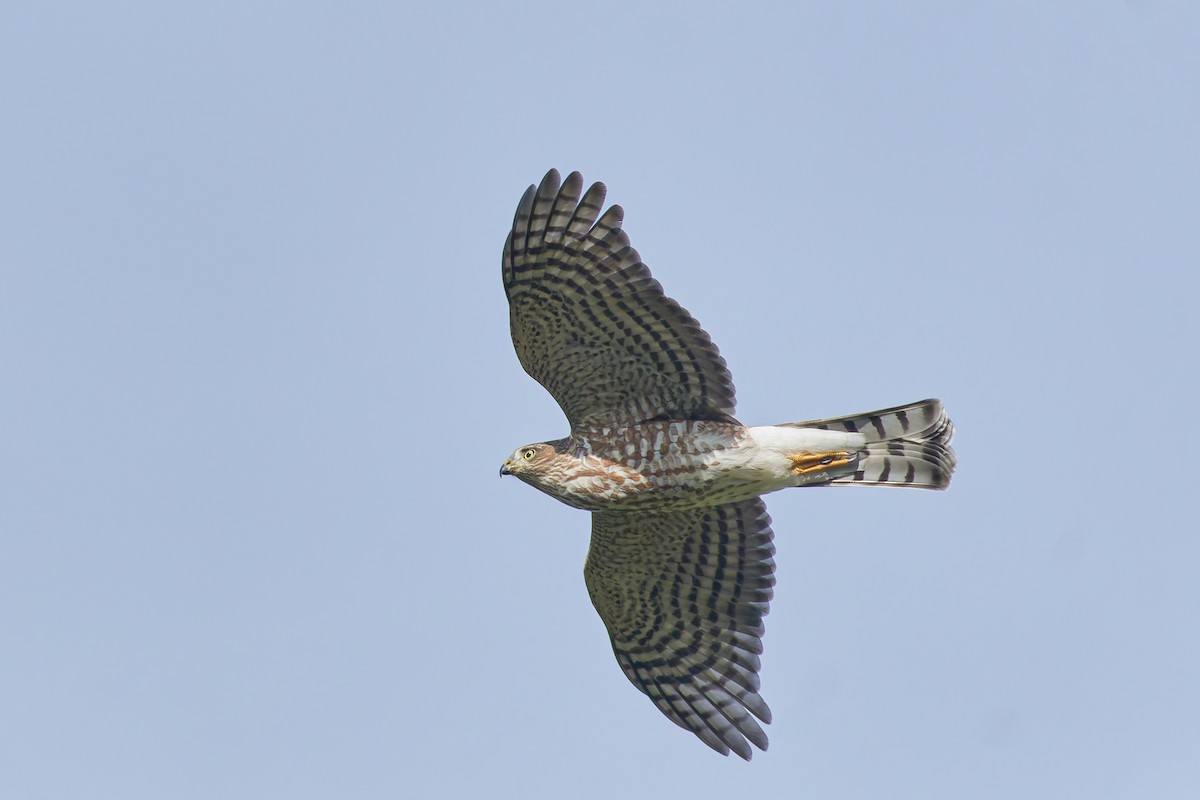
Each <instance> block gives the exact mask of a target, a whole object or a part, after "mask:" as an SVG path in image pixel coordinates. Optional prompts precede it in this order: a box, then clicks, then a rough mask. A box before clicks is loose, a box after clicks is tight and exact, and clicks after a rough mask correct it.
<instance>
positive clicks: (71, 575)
mask: <svg viewBox="0 0 1200 800" xmlns="http://www.w3.org/2000/svg"><path fill="white" fill-rule="evenodd" d="M0 100H2V106H3V121H2V124H0V143H2V146H0V793H2V794H3V795H4V796H5V797H8V798H20V799H21V800H35V799H37V798H51V799H53V800H59V799H61V798H89V799H92V798H121V800H134V799H135V798H154V799H155V800H161V798H205V799H207V798H277V797H278V798H288V799H289V800H292V799H296V798H330V797H353V798H399V797H470V796H475V797H487V796H502V797H503V796H509V797H525V798H566V797H571V798H612V797H621V798H636V797H734V796H737V797H764V798H765V797H789V798H847V799H857V798H864V799H865V798H956V799H958V798H1015V797H1020V798H1056V799H1057V798H1076V797H1079V798H1082V797H1086V798H1168V799H1173V798H1194V797H1197V796H1200V681H1198V677H1200V638H1198V637H1197V622H1198V619H1200V525H1198V523H1197V513H1196V502H1195V498H1196V479H1195V475H1194V472H1195V456H1194V453H1193V451H1194V450H1195V447H1196V444H1195V440H1196V430H1197V423H1196V422H1195V421H1194V420H1193V417H1194V415H1195V414H1197V411H1198V409H1200V389H1198V383H1197V372H1198V369H1197V362H1198V360H1200V358H1198V355H1197V352H1198V350H1200V323H1198V321H1197V316H1198V315H1200V282H1198V280H1197V267H1198V265H1200V190H1198V188H1197V187H1200V155H1198V144H1197V143H1200V7H1198V6H1197V5H1196V4H1195V3H1189V2H1170V1H1169V0H1142V1H1141V2H1132V0H1130V2H1116V0H1106V1H1097V0H1090V1H1088V2H1058V3H1044V2H1015V3H1014V2H1003V3H1001V2H982V3H951V2H915V3H903V4H901V3H833V2H827V3H811V2H796V3H787V4H784V3H777V4H765V5H746V6H743V7H740V8H737V9H736V10H735V8H734V7H733V6H731V5H729V4H709V3H669V4H668V3H658V4H656V3H642V4H633V3H630V4H625V3H607V4H601V5H588V6H584V5H576V4H566V3H559V2H556V3H534V2H529V3H450V2H447V3H442V4H437V5H434V4H428V5H425V6H420V7H418V6H410V5H406V4H403V3H383V2H380V3H355V2H344V3H324V4H314V3H306V2H301V3H284V2H276V3H261V2H249V3H247V2H237V3H229V2H208V3H193V4H187V5H182V4H161V3H148V2H133V1H131V2H122V3H107V4H100V3H55V2H47V3H38V4H24V5H21V4H18V5H14V6H12V7H10V8H9V9H8V10H7V11H6V12H5V14H4V21H3V24H2V25H0ZM550 167H557V168H559V169H560V170H562V171H564V173H565V172H566V171H570V170H572V169H579V170H582V171H583V173H584V176H585V178H586V179H587V180H588V181H591V180H603V181H605V182H606V183H607V184H608V186H609V199H610V201H612V202H619V203H621V204H622V205H624V206H625V208H626V229H627V230H628V231H629V233H630V235H631V237H632V239H633V242H634V244H635V246H637V248H638V249H639V250H640V252H641V254H642V257H643V259H644V260H645V261H646V262H647V263H648V264H649V265H650V267H651V269H653V270H654V273H655V275H656V276H657V277H658V278H659V279H660V280H661V282H662V283H663V285H664V286H665V287H666V289H667V291H668V293H669V294H671V295H672V296H673V297H675V298H676V299H677V300H679V301H680V302H681V303H682V304H683V305H684V306H685V307H687V308H688V309H690V310H691V311H692V312H693V314H695V315H696V317H697V318H698V319H700V320H701V322H703V324H704V325H705V327H706V329H707V330H708V331H709V332H710V333H711V335H712V336H713V338H714V340H715V341H716V342H717V343H718V345H719V346H720V347H721V350H722V352H723V354H724V355H725V357H726V358H727V360H728V362H729V364H730V368H731V369H732V371H733V375H734V378H735V381H736V383H737V386H738V390H739V397H740V401H741V402H740V405H739V417H740V418H741V419H742V420H743V421H745V422H748V423H755V424H764V423H771V422H783V421H789V420H797V419H807V418H813V417H823V416H831V415H837V414H845V413H851V412H857V411H866V410H870V409H873V408H879V407H883V406H888V405H894V404H898V403H903V402H907V401H912V400H917V399H920V398H923V397H927V396H938V397H941V398H942V399H943V400H944V401H945V402H946V404H947V407H948V408H949V410H950V412H951V414H952V416H953V418H954V420H955V422H956V424H957V426H958V438H957V440H956V449H957V451H958V455H959V472H958V474H957V476H956V478H955V482H954V484H953V486H952V487H951V488H950V490H949V491H948V492H946V493H932V492H904V491H886V490H866V489H841V490H792V491H788V492H783V493H780V494H777V495H774V496H772V497H771V498H770V499H769V508H770V510H771V513H772V515H773V517H774V520H775V525H774V527H775V531H776V540H777V545H778V548H779V553H778V557H777V560H778V564H779V567H778V579H779V584H778V586H777V592H776V600H775V603H774V605H773V607H772V612H771V615H770V616H769V617H768V619H767V636H766V640H765V643H766V654H765V657H764V666H763V670H762V678H763V693H764V696H765V697H766V698H767V700H768V702H769V703H770V704H771V707H772V709H773V710H774V712H775V722H774V724H772V725H771V726H770V728H769V731H768V732H769V734H770V736H771V748H770V750H769V751H768V752H766V753H760V754H758V756H757V757H756V758H755V759H754V761H753V762H752V763H750V764H746V763H742V762H740V761H738V760H736V759H724V758H721V757H720V756H717V755H716V754H714V753H712V752H710V751H709V750H708V749H707V748H705V747H704V746H703V745H702V744H701V743H700V742H699V741H698V740H696V739H695V738H694V737H692V736H691V735H689V734H686V733H684V732H683V731H680V730H679V729H677V728H676V727H675V726H674V725H672V724H671V723H670V722H668V721H667V720H666V719H664V718H663V717H661V715H660V714H659V713H658V711H657V710H656V709H655V708H654V707H653V706H652V705H651V703H650V702H649V701H647V700H646V699H645V698H644V697H643V696H642V695H640V694H639V693H638V692H637V691H636V690H635V689H634V688H633V687H632V686H631V685H630V684H629V683H628V682H627V681H626V679H625V678H624V677H623V675H622V674H621V672H620V670H619V668H618V667H617V665H616V663H615V661H614V660H613V658H612V655H611V652H610V650H609V646H608V642H607V638H606V636H605V633H604V630H603V627H602V625H601V623H600V621H599V618H598V617H596V615H595V613H594V612H593V610H592V609H591V606H590V604H589V601H588V598H587V594H586V591H585V589H584V586H583V580H582V564H583V559H584V554H585V552H586V548H587V540H588V530H589V520H588V517H587V515H586V514H584V513H582V512H578V511H574V510H571V509H569V508H567V507H565V506H562V505H559V504H557V503H555V502H554V501H552V500H550V499H549V498H547V497H545V496H543V495H541V494H539V493H537V492H536V491H534V490H533V489H531V488H529V487H527V486H524V485H522V484H520V483H518V482H517V481H515V480H513V479H504V480H501V479H500V478H498V477H497V469H498V468H499V465H500V463H501V461H502V460H503V459H504V458H505V457H506V456H507V455H508V454H509V453H510V452H511V451H512V449H513V448H515V447H516V446H518V445H520V444H523V443H525V442H528V441H531V440H540V439H548V438H555V437H558V436H561V435H563V434H564V433H565V432H566V425H565V421H564V419H563V417H562V415H561V413H560V412H559V410H558V408H557V406H556V405H555V404H554V402H553V400H551V398H550V397H549V396H548V395H547V394H546V393H545V392H544V391H543V390H542V389H541V387H539V386H538V385H537V384H535V383H534V382H533V380H532V379H530V378H529V377H528V376H526V375H525V374H524V372H523V371H522V370H521V368H520V366H519V364H518V363H517V359H516V356H515V355H514V353H513V350H512V345H511V342H510V339H509V335H508V327H507V326H508V323H507V308H506V305H505V301H504V295H503V291H502V288H501V284H500V249H501V245H502V243H503V241H504V236H505V234H506V232H507V229H508V226H509V224H510V222H511V218H512V213H513V210H514V208H515V207H516V203H517V200H518V199H519V197H520V195H521V193H522V192H523V191H524V189H525V187H526V186H527V185H528V184H530V183H533V182H536V181H537V180H539V179H540V178H541V176H542V175H543V174H544V173H545V171H546V170H547V169H548V168H550Z"/></svg>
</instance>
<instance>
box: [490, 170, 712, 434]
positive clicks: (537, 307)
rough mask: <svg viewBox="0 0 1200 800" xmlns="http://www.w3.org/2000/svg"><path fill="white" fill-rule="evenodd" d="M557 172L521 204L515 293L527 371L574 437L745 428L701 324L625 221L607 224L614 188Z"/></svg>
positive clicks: (512, 259) (509, 248) (514, 324)
mask: <svg viewBox="0 0 1200 800" xmlns="http://www.w3.org/2000/svg"><path fill="white" fill-rule="evenodd" d="M582 189H583V176H581V175H580V174H579V173H578V172H572V173H571V174H570V175H568V176H567V180H566V182H565V183H563V184H562V187H561V189H560V187H559V176H558V172H557V171H556V170H550V172H548V173H546V177H545V178H543V179H542V183H541V185H540V186H538V187H537V188H536V189H535V188H534V187H533V186H530V187H529V189H528V190H527V191H526V192H525V196H524V197H522V198H521V204H520V205H519V206H518V207H517V213H516V217H515V219H514V220H513V228H512V231H511V232H510V233H509V234H508V240H507V241H506V242H505V244H504V256H503V259H502V260H503V274H504V291H505V293H506V294H507V295H508V302H509V311H510V323H511V328H512V338H513V345H514V346H515V347H516V350H517V357H518V358H519V359H520V360H521V365H522V366H523V367H525V371H526V372H528V373H529V374H530V375H532V376H533V378H534V380H536V381H537V382H538V383H540V384H542V386H544V387H546V389H547V391H549V392H550V394H551V395H553V396H554V399H555V400H557V401H558V404H559V405H560V406H562V410H563V412H564V413H565V414H566V415H567V419H568V420H569V421H570V423H571V426H572V428H577V427H587V426H588V425H589V424H595V423H598V424H606V425H611V424H613V423H614V422H624V423H635V422H641V421H643V420H647V419H654V418H656V417H669V418H671V419H715V420H721V421H724V422H731V421H733V411H734V391H733V380H732V378H731V377H730V375H729V370H728V369H726V367H725V360H724V359H723V358H721V355H720V353H718V352H717V348H716V346H715V345H714V344H713V343H712V340H711V339H709V338H708V334H706V333H705V332H704V331H703V330H702V329H701V328H700V323H698V322H697V321H696V320H695V319H694V318H693V317H692V316H691V315H690V314H689V313H688V312H687V311H685V310H684V309H683V308H680V306H679V304H678V303H676V302H675V301H674V300H672V299H671V298H669V297H667V296H666V295H664V294H663V290H662V286H660V285H659V283H658V281H656V280H654V278H653V277H651V275H650V270H649V268H648V267H647V266H646V265H645V264H643V263H642V262H641V258H640V257H639V256H638V253H637V251H636V250H634V249H633V248H632V247H631V246H630V245H629V237H628V236H627V235H626V234H625V232H624V231H623V230H621V220H622V218H623V216H624V212H623V211H622V210H621V207H620V206H612V207H610V208H609V209H608V210H607V211H605V212H604V214H603V216H601V217H600V218H599V220H597V215H598V214H599V213H600V208H601V206H602V205H603V203H604V195H605V188H604V184H602V183H594V184H592V186H591V188H589V189H588V190H587V192H586V193H585V194H583V195H582V198H583V199H582V201H581V200H580V196H581V190H582Z"/></svg>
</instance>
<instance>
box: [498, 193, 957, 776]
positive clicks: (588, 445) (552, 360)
mask: <svg viewBox="0 0 1200 800" xmlns="http://www.w3.org/2000/svg"><path fill="white" fill-rule="evenodd" d="M583 187H584V183H583V178H582V176H581V175H580V174H579V173H578V172H573V173H571V174H570V175H568V176H567V179H566V180H565V181H563V180H561V179H560V176H559V173H558V172H557V171H555V170H551V171H550V172H549V173H547V174H546V177H545V178H543V179H542V182H541V184H540V185H538V186H530V187H529V189H528V190H527V191H526V192H525V195H524V196H523V197H522V198H521V202H520V204H519V205H518V207H517V212H516V217H515V219H514V221H513V227H512V231H511V232H510V233H509V234H508V240H507V241H506V242H505V245H504V254H503V257H502V272H503V278H504V291H505V293H506V294H507V296H508V303H509V312H510V327H511V331H512V340H513V345H514V347H515V348H516V351H517V357H518V358H519V359H520V362H521V365H522V366H523V367H524V368H525V371H526V372H528V373H529V374H530V375H531V376H532V377H533V378H534V380H536V381H537V382H538V383H540V384H541V385H542V386H544V387H545V388H546V390H547V391H548V392H550V394H551V395H552V396H553V397H554V399H555V400H557V401H558V404H559V406H561V407H562V410H563V413H565V414H566V417H567V421H568V423H569V424H570V433H569V434H568V435H567V436H565V437H563V438H561V439H555V440H553V441H545V442H537V443H534V444H528V445H524V446H522V447H519V448H517V449H516V451H514V452H513V454H512V455H511V456H509V457H508V459H507V460H506V461H505V462H504V464H503V466H502V467H501V468H500V474H501V475H514V476H516V477H517V478H519V479H521V480H522V481H524V482H525V483H528V484H530V485H531V486H534V487H535V488H537V489H540V490H541V491H543V492H545V493H546V494H548V495H550V496H551V497H554V498H556V499H558V500H561V501H562V502H564V503H566V504H567V505H570V506H574V507H575V508H580V509H584V510H586V511H590V512H591V514H592V538H591V544H590V546H589V549H588V555H587V561H586V563H585V565H584V581H585V583H586V584H587V589H588V593H589V594H590V596H591V599H592V604H593V605H594V606H595V607H596V611H597V612H599V614H600V618H601V619H602V620H603V621H604V625H605V627H606V628H607V630H608V634H609V638H610V639H611V642H612V648H613V653H614V654H615V655H616V657H617V662H618V663H619V664H620V665H621V669H622V670H623V671H624V672H625V675H626V677H628V678H629V680H630V681H632V682H633V684H634V685H635V686H636V687H637V688H638V689H640V690H641V691H642V692H644V693H645V694H646V695H647V696H648V697H649V698H650V699H651V700H652V701H653V702H654V704H655V705H656V706H657V707H658V708H659V710H660V711H662V713H663V714H665V715H666V716H667V717H668V718H670V719H671V720H673V721H674V722H676V723H677V724H678V725H680V726H681V727H683V728H685V729H687V730H689V731H691V732H692V733H694V734H695V735H696V736H698V737H699V738H700V739H701V740H702V741H703V742H704V743H705V744H707V745H708V746H709V747H711V748H713V749H714V750H716V751H718V752H720V753H722V754H725V755H728V754H729V753H730V751H732V752H734V753H737V754H738V755H739V756H741V757H742V758H744V759H747V760H749V759H750V757H751V756H752V754H753V749H752V747H751V745H753V746H754V747H758V748H759V749H762V750H766V749H767V735H766V733H765V732H764V731H763V728H762V724H764V723H769V722H770V721H771V711H770V709H769V708H768V707H767V704H766V702H765V701H764V700H763V698H762V696H761V695H760V694H759V678H758V670H759V664H760V660H759V657H760V655H761V654H762V635H763V616H764V615H765V614H766V613H767V610H768V607H769V603H770V601H771V598H772V593H773V586H774V583H775V578H774V571H775V562H774V560H773V556H774V552H775V548H774V545H773V544H772V532H771V527H770V522H771V520H770V517H769V516H768V515H767V511H766V507H765V506H764V504H763V501H762V495H764V494H767V493H769V492H774V491H777V490H780V489H785V488H789V487H797V486H905V487H911V488H918V489H944V488H946V487H947V486H948V485H949V483H950V477H951V475H952V474H953V472H954V467H955V459H954V451H953V450H952V449H951V448H950V439H951V437H952V435H953V432H954V427H953V425H952V424H951V422H950V419H949V417H948V416H947V415H946V412H945V410H944V409H943V407H942V404H941V402H939V401H938V400H922V401H920V402H917V403H910V404H908V405H904V406H897V407H895V408H888V409H884V410H882V411H873V412H870V413H865V414H855V415H852V416H847V417H837V418H832V419H819V420H811V421H808V422H788V423H784V424H781V425H766V426H745V425H742V424H741V423H740V422H738V421H737V419H735V418H734V388H733V380H732V378H731V377H730V374H729V370H728V369H727V368H726V366H725V361H724V359H723V358H721V355H720V354H719V352H718V351H717V348H716V346H715V345H714V344H713V343H712V340H711V339H710V338H709V337H708V334H706V333H705V332H704V330H703V329H702V328H701V327H700V324H699V323H698V322H697V321H696V320H695V319H694V318H693V317H692V316H691V315H690V314H689V313H688V312H687V311H685V310H684V309H683V308H682V307H681V306H680V305H679V304H678V303H676V302H675V301H674V300H672V299H671V298H669V297H667V296H666V295H665V294H664V293H663V290H662V287H661V286H660V285H659V283H658V281H656V280H655V279H654V278H653V277H652V276H651V274H650V270H649V269H648V268H647V267H646V265H645V264H643V263H642V260H641V257H640V256H639V255H638V252H637V251H636V250H635V249H633V247H631V246H630V244H629V237H628V236H627V235H626V234H625V232H624V231H623V230H622V229H621V223H622V220H623V217H624V212H623V211H622V209H621V207H620V206H616V205H614V206H611V207H609V208H608V209H607V210H605V211H603V213H601V211H602V209H603V206H604V200H605V195H606V189H605V187H604V184H602V183H594V184H592V185H591V186H590V187H589V188H588V189H587V190H586V191H584V188H583Z"/></svg>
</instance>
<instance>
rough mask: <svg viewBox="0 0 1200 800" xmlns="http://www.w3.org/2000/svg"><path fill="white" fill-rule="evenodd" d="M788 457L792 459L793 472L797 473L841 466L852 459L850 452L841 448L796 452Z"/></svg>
mask: <svg viewBox="0 0 1200 800" xmlns="http://www.w3.org/2000/svg"><path fill="white" fill-rule="evenodd" d="M788 457H789V458H790V459H791V460H792V472H794V473H796V474H797V475H807V474H809V473H810V472H820V471H822V470H826V469H829V468H830V467H841V466H844V465H846V464H849V463H850V461H851V460H852V459H851V457H850V454H849V453H847V452H845V451H840V450H839V451H838V452H836V453H795V454H794V455H791V456H788Z"/></svg>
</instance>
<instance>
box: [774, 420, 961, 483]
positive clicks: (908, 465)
mask: <svg viewBox="0 0 1200 800" xmlns="http://www.w3.org/2000/svg"><path fill="white" fill-rule="evenodd" d="M789 427H797V428H819V429H821V430H836V431H849V432H852V433H860V434H862V435H863V437H865V438H866V440H867V443H866V447H864V448H863V450H862V451H861V452H860V453H859V461H858V464H857V465H856V468H855V470H854V472H851V473H848V474H846V475H842V476H840V477H837V478H833V479H832V480H831V481H830V482H829V483H830V485H850V484H858V485H861V486H910V487H913V488H918V489H945V488H946V487H947V486H949V485H950V477H951V476H952V475H953V474H954V466H955V459H954V450H953V449H951V447H950V440H951V439H952V438H953V437H954V424H953V423H952V422H951V421H950V417H948V416H947V415H946V410H945V409H944V408H943V407H942V403H941V401H940V400H922V401H920V402H918V403H911V404H909V405H906V406H896V407H895V408H885V409H883V410H882V411H872V412H870V413H868V414H855V415H852V416H848V417H835V418H832V419H818V420H811V421H809V422H793V423H789Z"/></svg>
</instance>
